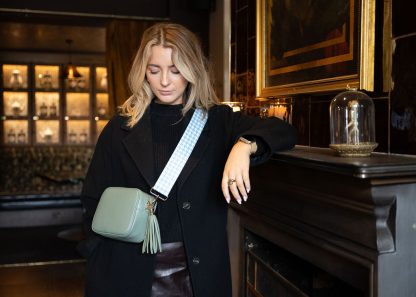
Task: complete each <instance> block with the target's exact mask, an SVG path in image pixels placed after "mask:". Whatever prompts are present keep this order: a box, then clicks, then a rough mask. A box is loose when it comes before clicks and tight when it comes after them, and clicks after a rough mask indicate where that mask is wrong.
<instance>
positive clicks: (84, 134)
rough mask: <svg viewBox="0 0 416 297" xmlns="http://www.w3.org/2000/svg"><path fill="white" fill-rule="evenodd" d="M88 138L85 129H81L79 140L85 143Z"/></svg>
mask: <svg viewBox="0 0 416 297" xmlns="http://www.w3.org/2000/svg"><path fill="white" fill-rule="evenodd" d="M87 140H88V134H87V131H86V130H85V129H82V132H81V133H80V134H79V142H80V143H86V142H87Z"/></svg>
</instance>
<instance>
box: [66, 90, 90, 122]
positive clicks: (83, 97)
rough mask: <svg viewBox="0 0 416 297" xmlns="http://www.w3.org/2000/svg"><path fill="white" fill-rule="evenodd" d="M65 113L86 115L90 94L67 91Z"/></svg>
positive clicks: (88, 109)
mask: <svg viewBox="0 0 416 297" xmlns="http://www.w3.org/2000/svg"><path fill="white" fill-rule="evenodd" d="M66 115H67V116H69V117H88V116H89V115H90V95H89V94H88V93H67V95H66Z"/></svg>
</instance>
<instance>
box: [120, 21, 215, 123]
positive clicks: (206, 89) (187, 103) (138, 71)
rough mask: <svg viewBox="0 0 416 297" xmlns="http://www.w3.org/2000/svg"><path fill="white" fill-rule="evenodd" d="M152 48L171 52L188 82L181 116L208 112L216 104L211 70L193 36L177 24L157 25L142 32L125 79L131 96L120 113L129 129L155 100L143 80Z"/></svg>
mask: <svg viewBox="0 0 416 297" xmlns="http://www.w3.org/2000/svg"><path fill="white" fill-rule="evenodd" d="M155 45H162V46H163V47H169V48H171V49H172V62H173V63H174V65H175V66H176V68H177V69H178V70H179V72H180V73H181V74H182V76H183V77H184V78H185V79H186V80H187V81H188V86H187V88H186V90H185V93H184V102H183V104H184V106H183V109H182V114H183V115H185V114H186V113H187V112H188V111H189V110H190V109H191V108H193V107H197V108H202V109H203V110H205V111H208V110H209V108H211V107H212V106H213V105H217V104H219V100H218V97H217V96H216V94H215V91H214V88H213V85H212V79H211V71H210V69H209V66H208V62H207V59H206V58H205V56H204V54H203V51H202V48H201V44H200V42H199V40H198V38H197V37H196V35H195V34H194V33H192V32H191V31H189V30H188V29H187V28H185V27H184V26H181V25H179V24H173V23H157V24H155V25H153V26H151V27H149V28H148V29H146V31H145V32H144V33H143V37H142V41H141V44H140V47H139V50H138V51H137V54H136V57H135V58H134V61H133V65H132V67H131V70H130V73H129V77H128V83H129V86H130V90H131V91H132V93H133V95H132V96H130V98H128V99H127V100H126V101H125V102H124V103H123V105H121V106H120V114H121V115H122V116H126V117H129V119H128V123H127V125H128V126H129V127H133V126H134V125H135V124H137V122H138V121H139V120H140V119H141V118H142V116H143V114H144V112H145V110H146V109H147V107H148V106H149V104H150V102H151V101H152V99H153V97H154V94H153V92H152V91H151V89H150V85H149V83H148V81H147V79H146V68H147V64H148V61H149V59H150V56H151V50H152V47H153V46H155Z"/></svg>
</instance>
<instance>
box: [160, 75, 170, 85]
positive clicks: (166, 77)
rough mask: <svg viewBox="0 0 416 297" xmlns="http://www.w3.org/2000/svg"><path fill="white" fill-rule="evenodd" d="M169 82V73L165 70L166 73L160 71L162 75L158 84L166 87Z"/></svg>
mask: <svg viewBox="0 0 416 297" xmlns="http://www.w3.org/2000/svg"><path fill="white" fill-rule="evenodd" d="M169 83H170V78H169V74H168V73H167V72H166V73H163V72H162V76H161V78H160V84H161V85H162V86H164V87H166V86H168V85H169Z"/></svg>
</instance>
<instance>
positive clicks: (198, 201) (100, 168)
mask: <svg viewBox="0 0 416 297" xmlns="http://www.w3.org/2000/svg"><path fill="white" fill-rule="evenodd" d="M192 113H193V111H190V112H188V114H187V115H186V116H185V118H184V120H185V121H186V123H185V124H187V123H188V122H189V121H190V118H191V117H192ZM240 136H246V137H248V136H254V137H256V139H261V141H262V142H263V144H264V145H265V146H266V150H265V151H266V153H264V154H262V155H260V156H258V157H256V158H252V159H251V165H255V164H259V163H262V162H264V161H266V160H267V159H268V158H269V157H270V156H271V154H272V152H274V151H277V150H286V149H290V148H292V147H293V146H294V144H295V142H296V132H295V130H294V128H293V127H292V126H290V125H289V124H287V123H285V122H283V121H281V120H279V119H277V118H273V119H260V118H254V117H248V116H244V115H243V114H241V113H240V112H236V113H233V112H232V110H231V109H230V108H229V107H228V106H222V105H219V106H215V107H213V108H211V109H210V111H209V117H208V121H207V123H206V125H205V127H204V130H203V131H202V134H201V136H200V138H199V140H198V142H197V144H196V146H195V148H194V150H193V152H192V154H191V156H190V158H189V160H188V162H187V163H186V165H185V167H184V169H183V171H182V172H181V174H180V176H179V178H178V181H177V183H178V186H177V191H178V192H177V197H178V199H177V206H178V210H179V216H180V222H181V228H182V233H183V239H184V245H185V250H186V255H187V260H188V265H189V272H190V276H191V282H192V287H193V291H194V294H195V297H213V296H215V297H230V296H231V277H230V264H229V255H228V245H227V233H226V221H227V203H226V201H225V199H224V196H223V194H222V191H221V179H222V174H223V170H224V165H225V162H226V160H227V157H228V154H229V152H230V150H231V148H232V146H233V145H234V143H235V142H236V141H237V140H238V138H239V137H240ZM153 158H154V156H153V151H152V133H151V127H150V113H149V110H147V111H146V112H145V114H144V116H143V118H142V119H141V120H140V121H139V122H138V123H137V124H136V125H135V126H134V127H133V128H128V127H127V126H126V118H125V117H121V116H119V115H116V116H115V117H114V118H112V119H111V120H110V122H109V123H108V124H107V126H106V127H105V128H104V130H103V131H102V133H101V135H100V137H99V140H98V143H97V146H96V149H95V152H94V155H93V158H92V160H91V164H90V167H89V170H88V173H87V176H86V179H85V183H84V187H83V191H82V197H81V200H82V203H83V206H84V210H85V219H86V226H87V229H88V232H87V233H88V235H87V239H86V240H85V241H84V242H82V243H81V245H80V250H81V251H82V252H83V254H84V255H85V257H86V258H87V268H86V286H85V294H86V295H85V296H87V297H139V296H143V297H147V296H149V295H150V291H151V285H152V278H153V270H154V265H155V257H154V255H148V254H142V253H141V245H140V244H134V243H125V242H121V241H116V240H111V239H107V238H104V237H101V236H99V235H97V234H95V233H93V232H92V231H91V229H90V228H91V221H92V217H93V215H94V212H95V209H96V207H97V204H98V201H99V198H100V196H101V194H102V192H103V191H104V190H105V189H106V188H107V187H110V186H118V187H135V188H139V189H141V190H143V191H145V192H149V190H150V188H151V187H152V186H153V185H154V184H155V182H156V180H157V178H158V177H157V176H155V173H154V166H153ZM253 186H254V187H255V185H253ZM120 199H122V197H120Z"/></svg>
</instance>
